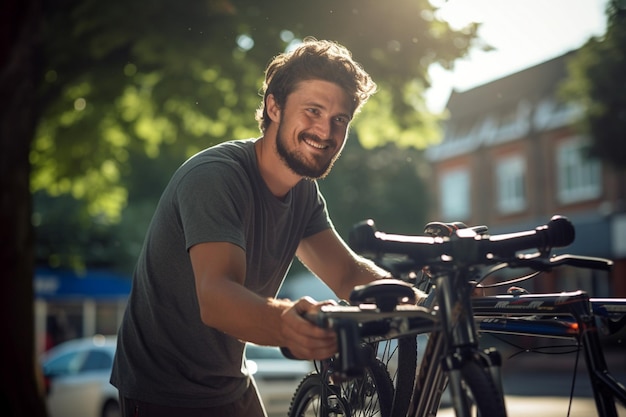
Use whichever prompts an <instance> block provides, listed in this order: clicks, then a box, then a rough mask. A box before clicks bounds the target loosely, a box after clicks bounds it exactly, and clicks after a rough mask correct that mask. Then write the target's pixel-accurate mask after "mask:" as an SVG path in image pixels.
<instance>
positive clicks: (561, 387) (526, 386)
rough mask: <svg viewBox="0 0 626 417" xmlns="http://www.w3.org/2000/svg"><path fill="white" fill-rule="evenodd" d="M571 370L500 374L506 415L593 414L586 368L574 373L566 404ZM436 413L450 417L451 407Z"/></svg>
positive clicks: (624, 413) (622, 412)
mask: <svg viewBox="0 0 626 417" xmlns="http://www.w3.org/2000/svg"><path fill="white" fill-rule="evenodd" d="M618 371H619V372H616V373H615V374H614V376H615V377H616V379H618V381H620V382H622V383H626V372H623V371H622V370H618ZM573 376H574V372H573V371H570V370H566V369H559V370H554V369H552V370H549V371H541V370H538V369H536V368H529V369H527V370H523V369H516V370H515V371H506V370H505V374H504V381H503V385H504V391H505V393H507V395H506V400H505V401H506V407H507V412H508V416H509V417H567V416H569V417H591V416H597V415H598V413H597V411H596V408H595V402H594V400H593V396H592V395H593V394H592V391H591V386H590V382H589V378H588V376H587V374H586V371H585V370H584V369H583V370H579V371H578V372H577V373H576V381H575V385H574V396H573V400H572V402H571V409H570V412H569V414H568V408H569V407H570V401H569V398H570V392H571V389H572V377H573ZM618 415H619V416H620V417H626V408H624V407H623V406H618ZM437 416H438V417H439V416H441V417H451V416H454V413H453V412H452V410H451V409H449V408H448V409H445V410H442V411H440V412H439V413H438V414H437Z"/></svg>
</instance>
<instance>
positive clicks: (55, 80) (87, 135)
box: [0, 0, 476, 416]
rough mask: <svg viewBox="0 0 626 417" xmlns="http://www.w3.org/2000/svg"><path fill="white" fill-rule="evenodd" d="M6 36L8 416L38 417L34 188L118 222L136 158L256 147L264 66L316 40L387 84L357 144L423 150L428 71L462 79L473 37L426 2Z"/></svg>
mask: <svg viewBox="0 0 626 417" xmlns="http://www.w3.org/2000/svg"><path fill="white" fill-rule="evenodd" d="M0 31H1V34H2V37H1V38H0V39H1V41H2V43H1V44H0V47H1V49H0V59H1V61H0V64H1V65H2V66H1V67H0V97H1V98H2V103H3V104H4V105H3V106H2V107H1V108H0V132H1V133H0V135H1V138H0V155H2V156H1V157H0V158H1V162H2V164H1V166H0V170H1V171H0V178H1V181H2V187H1V190H2V191H1V193H2V198H1V199H0V201H1V202H2V203H1V205H0V227H1V228H2V230H3V232H2V233H3V238H2V240H1V241H2V243H1V245H2V246H1V249H0V260H1V261H2V265H3V277H4V280H5V283H6V284H7V285H6V287H5V291H3V294H4V295H3V300H2V301H3V302H2V305H3V311H2V312H3V313H4V315H3V317H4V318H5V319H4V320H3V323H4V324H3V326H5V328H4V329H3V330H5V331H4V332H3V336H4V337H5V343H3V349H4V351H3V353H5V357H10V358H12V360H11V361H9V362H8V363H7V364H5V365H6V366H5V367H4V368H3V369H4V372H3V373H2V385H3V390H2V397H1V398H0V407H2V409H3V411H8V415H30V416H39V415H43V414H44V411H43V405H42V404H43V401H41V396H40V395H36V392H37V388H36V378H35V376H34V374H35V372H32V371H31V370H32V369H33V367H35V368H37V366H36V365H35V366H33V349H34V348H33V345H34V343H33V316H32V307H33V304H32V272H33V268H32V267H33V237H32V226H31V219H30V215H31V199H30V195H29V187H31V188H32V189H33V190H45V191H46V192H48V193H50V194H51V195H63V194H70V195H72V196H73V197H75V198H77V199H82V200H84V201H85V202H86V203H87V206H88V208H89V213H90V215H91V216H93V217H94V218H99V219H104V220H103V221H108V222H110V223H113V222H115V221H117V220H119V213H120V210H121V208H122V207H123V206H124V205H125V204H126V201H127V198H128V194H127V193H128V190H127V189H126V188H125V187H124V184H123V182H122V179H123V178H124V177H125V176H127V175H128V173H129V172H130V171H131V170H132V169H133V167H132V166H131V165H130V164H129V161H130V159H131V156H132V155H134V154H138V153H142V152H144V153H146V154H148V155H150V156H152V157H154V158H156V157H157V156H159V153H160V152H161V150H162V149H164V148H166V146H164V145H168V144H169V145H171V146H169V147H167V148H168V149H169V150H170V151H172V152H175V153H177V155H178V156H179V157H181V158H182V157H184V156H188V155H189V154H190V153H192V152H194V151H195V150H198V149H199V148H201V147H205V146H207V145H210V144H212V143H217V142H218V141H222V140H225V139H230V138H238V137H243V136H248V135H252V134H256V132H257V131H256V126H255V125H254V122H251V114H252V113H253V110H254V109H255V108H256V107H257V105H258V100H259V98H258V97H255V95H254V94H250V92H251V91H256V90H257V89H258V88H259V86H260V75H261V72H262V69H263V68H264V66H265V64H266V62H267V60H268V58H269V57H270V56H272V55H274V54H276V53H278V52H280V51H282V50H284V48H285V47H287V46H288V45H289V44H290V43H291V42H295V41H297V40H298V39H301V38H302V37H303V36H304V35H316V36H317V37H319V38H332V39H335V40H337V41H339V42H341V43H343V44H345V45H346V46H348V47H349V48H350V49H352V50H353V51H354V55H355V57H356V58H357V60H359V61H361V62H362V63H363V64H364V66H365V67H366V68H368V70H369V71H370V72H371V73H372V75H373V76H374V78H375V79H376V80H377V81H378V82H379V84H380V86H381V91H380V94H379V95H378V97H376V98H375V99H374V103H377V105H373V106H371V108H370V109H371V110H368V112H369V113H367V115H366V116H367V117H362V119H361V120H363V122H362V126H363V127H360V126H359V124H357V125H355V129H356V130H357V131H358V132H359V135H360V137H361V138H363V139H364V140H365V141H367V142H368V143H369V144H370V146H371V145H372V144H376V143H377V142H378V141H379V139H380V141H381V143H385V142H393V141H395V140H396V139H399V140H403V141H405V142H413V143H416V139H417V138H418V137H419V136H420V135H424V136H427V134H428V132H431V133H432V126H433V124H432V118H429V117H426V116H427V115H426V112H424V111H423V110H424V107H423V99H422V98H421V96H420V93H421V92H423V91H424V89H425V88H426V87H427V86H428V84H429V81H428V78H427V72H426V71H427V68H428V66H429V65H430V64H431V63H433V62H438V63H440V64H442V65H443V66H444V67H450V66H451V65H452V63H453V61H454V59H455V58H457V57H459V56H461V55H463V54H464V53H465V52H466V50H467V48H468V47H469V46H470V43H471V41H472V39H473V38H474V36H475V34H476V27H475V26H473V25H472V26H469V27H468V28H466V29H464V30H461V31H453V30H451V29H450V28H449V27H448V25H447V24H446V23H444V22H440V21H438V20H437V19H435V18H434V10H433V6H432V5H431V4H430V3H429V2H428V1H427V0H416V1H408V0H394V1H387V2H381V1H378V0H342V1H341V2H338V1H330V0H323V1H317V2H304V1H294V0H290V1H287V0H280V1H272V2H265V3H262V4H259V2H258V1H256V0H232V1H228V0H203V1H195V2H186V3H184V5H181V3H180V2H175V1H173V0H155V1H151V2H147V1H142V0H124V1H109V2H102V1H96V0H60V1H54V2H52V1H46V0H5V1H4V2H2V3H1V6H0ZM7 103H9V104H10V105H6V104H7ZM364 116H365V115H364ZM368 123H369V125H368ZM364 127H367V128H364ZM420 127H421V129H420ZM31 167H32V176H31ZM9 318H11V319H9ZM9 388H10V389H9ZM33 399H36V400H33ZM5 414H6V413H5Z"/></svg>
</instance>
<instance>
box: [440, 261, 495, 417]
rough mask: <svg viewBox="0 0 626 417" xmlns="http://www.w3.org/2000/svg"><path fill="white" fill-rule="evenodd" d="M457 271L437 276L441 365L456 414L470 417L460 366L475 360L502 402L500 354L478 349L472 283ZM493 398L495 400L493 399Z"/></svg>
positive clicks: (491, 350) (492, 350)
mask: <svg viewBox="0 0 626 417" xmlns="http://www.w3.org/2000/svg"><path fill="white" fill-rule="evenodd" d="M466 276H467V275H466V274H464V273H461V272H460V271H456V272H455V273H453V274H451V275H449V276H443V277H440V278H438V279H437V300H438V303H439V313H440V318H441V325H442V329H443V331H442V333H443V334H444V335H445V337H446V338H447V340H445V341H444V346H445V347H446V348H447V352H445V356H444V358H443V363H442V367H443V369H444V371H446V372H447V374H448V384H449V385H448V386H449V388H450V394H451V396H452V402H453V406H454V409H455V412H456V415H457V417H462V416H463V417H464V416H470V415H471V414H470V413H471V411H470V404H469V402H468V401H467V400H466V396H467V392H466V391H465V390H464V387H463V378H462V368H463V367H464V366H465V365H466V364H467V363H468V362H475V363H478V364H479V365H480V366H481V367H482V368H483V369H486V370H487V371H488V373H489V376H490V377H491V379H492V381H493V382H494V385H495V386H496V388H497V390H498V392H497V394H498V395H499V397H500V399H501V400H502V401H503V402H504V392H503V388H502V376H501V370H500V368H501V364H502V360H501V357H500V354H499V353H498V352H497V351H496V350H495V349H493V348H490V349H487V350H485V351H481V350H480V349H479V347H478V332H477V330H476V325H475V321H474V315H473V308H472V303H471V297H470V293H471V291H472V286H471V284H469V283H468V282H467V280H466V279H464V277H466ZM494 400H495V399H494Z"/></svg>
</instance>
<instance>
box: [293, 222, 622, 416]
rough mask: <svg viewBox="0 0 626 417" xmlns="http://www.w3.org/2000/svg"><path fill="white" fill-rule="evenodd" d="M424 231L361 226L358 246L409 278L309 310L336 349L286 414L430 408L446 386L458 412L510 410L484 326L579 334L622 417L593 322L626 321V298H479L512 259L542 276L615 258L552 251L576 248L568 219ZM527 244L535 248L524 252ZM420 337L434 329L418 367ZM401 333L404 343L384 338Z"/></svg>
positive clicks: (603, 394)
mask: <svg viewBox="0 0 626 417" xmlns="http://www.w3.org/2000/svg"><path fill="white" fill-rule="evenodd" d="M426 232H427V233H428V236H405V235H390V234H385V233H381V232H378V231H376V229H375V225H374V223H373V222H372V221H368V222H366V223H363V224H361V225H359V226H358V227H357V228H355V230H354V231H353V233H352V234H351V237H350V245H351V246H352V247H353V249H355V250H356V251H357V252H360V253H363V254H366V255H367V256H368V257H370V258H372V259H374V260H375V261H376V262H377V263H378V264H379V265H381V266H383V267H386V268H387V269H389V270H391V271H392V272H393V274H394V276H396V277H400V278H401V279H403V280H404V281H405V282H402V281H399V280H383V281H381V282H374V283H371V284H368V285H366V286H361V287H357V288H355V290H354V291H353V293H352V296H351V299H350V304H351V305H348V306H346V305H339V306H325V307H323V308H322V310H321V311H320V312H319V313H318V314H316V315H315V316H314V317H309V318H310V319H311V320H315V322H316V323H317V324H318V325H320V326H324V327H331V328H333V329H335V331H336V332H337V335H338V340H339V348H340V351H339V354H338V355H336V356H335V357H333V358H330V359H328V360H326V361H321V362H316V368H317V371H316V372H315V373H312V374H310V375H308V376H307V377H306V378H305V379H304V380H303V381H302V382H301V384H300V385H299V386H298V388H297V389H296V392H295V394H294V397H293V400H292V404H291V407H290V410H289V416H290V417H295V416H307V415H315V416H337V415H343V416H373V415H378V416H382V417H388V416H394V417H404V416H415V417H417V416H434V415H436V414H437V411H438V409H439V406H440V402H441V396H442V394H443V392H444V389H445V388H446V386H449V388H450V391H451V397H452V401H453V407H454V410H455V413H456V415H457V416H459V417H460V416H470V415H474V414H475V413H476V414H479V415H482V416H505V415H506V408H505V404H504V394H503V391H502V384H501V375H500V365H501V362H502V360H501V358H500V355H499V353H498V351H497V350H495V349H486V350H481V349H479V345H478V333H479V332H481V333H483V332H484V333H503V334H526V335H533V336H540V337H557V338H564V337H567V338H574V339H576V340H579V341H580V342H579V343H580V345H581V349H582V350H583V352H584V353H585V360H586V361H587V364H588V369H589V376H590V378H591V379H592V388H593V391H594V397H595V400H596V406H597V409H598V413H599V414H600V415H602V416H611V417H613V416H617V412H616V407H615V400H616V399H617V400H618V401H620V402H621V403H622V404H625V405H626V388H624V386H623V385H622V384H620V383H619V382H617V381H616V380H615V379H614V378H612V377H611V375H610V373H609V372H608V369H607V365H606V361H605V360H604V356H603V352H602V346H601V344H600V341H599V337H598V334H597V331H596V327H595V320H596V317H598V316H600V317H602V318H603V319H604V320H609V321H611V322H613V321H615V322H614V323H616V324H615V326H614V327H619V326H621V325H623V321H624V313H625V311H626V299H617V300H610V299H608V300H607V299H589V297H588V296H587V295H586V294H585V293H583V292H575V293H569V294H508V295H501V296H486V297H476V296H472V293H473V291H474V290H475V289H476V288H480V287H481V286H482V284H481V282H482V281H483V280H484V279H485V278H486V277H487V276H489V275H490V274H492V273H493V272H494V271H497V270H500V269H502V268H504V267H506V268H522V267H523V268H531V269H533V270H535V271H536V272H537V273H540V272H542V271H546V270H550V269H552V268H555V267H559V266H563V265H571V266H575V267H584V268H594V269H609V268H610V267H611V265H612V262H611V261H609V260H606V259H600V258H589V257H581V256H573V255H561V256H558V257H551V256H550V254H551V250H552V248H555V247H564V246H567V245H569V244H570V243H571V242H572V241H573V240H574V236H575V231H574V228H573V226H572V224H571V223H570V222H569V221H568V220H567V219H566V218H564V217H560V216H555V217H553V218H552V219H551V220H550V222H549V223H548V224H547V225H545V226H540V227H537V228H536V229H535V230H532V231H526V232H520V233H515V234H507V235H495V236H489V235H488V234H487V228H486V227H485V226H477V227H472V228H467V227H465V225H463V224H462V223H450V224H444V223H429V225H427V227H426ZM529 249H535V250H537V252H534V253H532V254H529V253H522V251H526V250H529ZM425 268H426V269H425ZM484 268H488V269H487V271H485V270H484ZM533 276H535V275H533V274H531V275H527V276H524V277H522V278H520V279H516V280H509V281H505V282H504V283H500V284H494V285H490V286H495V285H507V286H508V285H511V284H513V283H516V282H519V281H520V280H522V279H529V278H531V277H533ZM413 287H418V288H421V289H422V290H424V291H426V292H427V293H428V294H429V295H428V298H427V299H426V301H425V302H424V303H423V304H422V305H419V306H416V305H414V292H413ZM484 287H488V286H487V285H485V286H484ZM607 306H608V307H607ZM592 307H593V308H592ZM620 319H621V320H622V321H621V322H620V321H619V320H620ZM418 334H428V336H429V337H428V342H427V344H426V348H425V350H424V353H423V357H422V359H421V361H420V365H419V368H418V367H417V360H416V357H417V354H416V347H415V346H416V342H415V340H416V335H418ZM394 340H397V341H398V347H397V349H387V348H384V349H381V348H380V346H379V343H387V342H389V341H394ZM400 342H402V343H400ZM394 355H399V356H400V357H401V359H400V361H399V363H400V364H401V366H398V367H397V373H392V374H393V381H392V377H391V376H390V374H389V372H387V371H388V369H389V364H388V362H387V360H388V358H389V357H391V356H394Z"/></svg>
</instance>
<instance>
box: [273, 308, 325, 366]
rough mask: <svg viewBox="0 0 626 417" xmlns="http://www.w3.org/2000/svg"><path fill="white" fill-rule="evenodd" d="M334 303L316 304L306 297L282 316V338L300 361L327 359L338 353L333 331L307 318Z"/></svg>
mask: <svg viewBox="0 0 626 417" xmlns="http://www.w3.org/2000/svg"><path fill="white" fill-rule="evenodd" d="M329 304H334V302H333V301H323V302H315V301H314V300H313V299H311V298H310V297H304V298H301V299H299V300H298V301H296V302H295V303H294V305H293V306H292V307H291V308H289V309H287V310H285V311H284V312H283V314H282V316H281V333H282V338H283V340H285V341H286V342H287V344H286V346H285V347H286V348H287V349H288V350H289V352H290V353H291V355H293V356H294V357H295V358H298V359H307V360H311V359H315V360H322V359H327V358H330V357H331V356H333V355H334V354H335V353H337V336H336V334H335V332H334V331H333V330H332V329H323V328H321V327H318V326H316V325H315V324H314V323H312V322H310V321H309V320H307V319H306V318H305V315H306V314H311V313H315V312H317V311H319V310H320V308H321V307H322V306H324V305H329Z"/></svg>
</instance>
